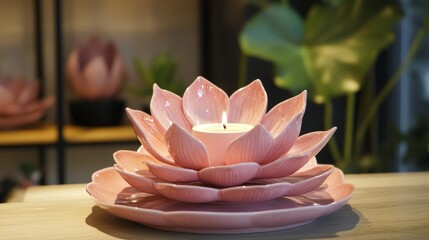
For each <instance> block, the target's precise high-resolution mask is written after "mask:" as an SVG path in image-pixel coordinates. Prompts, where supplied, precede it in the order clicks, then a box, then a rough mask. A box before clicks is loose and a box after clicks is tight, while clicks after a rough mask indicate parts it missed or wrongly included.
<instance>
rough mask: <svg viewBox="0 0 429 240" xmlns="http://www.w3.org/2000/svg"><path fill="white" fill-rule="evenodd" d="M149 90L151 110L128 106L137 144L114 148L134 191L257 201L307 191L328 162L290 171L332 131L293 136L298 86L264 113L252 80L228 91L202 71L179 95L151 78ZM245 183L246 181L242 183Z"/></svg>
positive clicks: (302, 99) (300, 109)
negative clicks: (135, 148) (137, 147)
mask: <svg viewBox="0 0 429 240" xmlns="http://www.w3.org/2000/svg"><path fill="white" fill-rule="evenodd" d="M153 92H154V93H153V96H152V100H151V106H150V107H151V112H152V116H150V115H148V114H147V113H145V112H142V111H138V110H132V109H127V113H128V117H129V119H130V121H131V123H132V124H133V127H134V130H135V133H136V135H137V137H138V139H139V140H140V142H141V144H142V146H143V148H142V149H141V150H140V151H139V152H132V151H118V152H116V153H115V154H114V159H115V161H116V165H115V168H116V169H117V171H118V172H119V173H120V174H121V175H122V176H123V177H124V179H125V180H127V181H128V182H129V183H130V185H132V186H134V187H136V188H138V189H140V190H141V191H144V192H150V193H154V194H161V195H163V196H165V197H169V198H172V199H176V200H180V201H186V202H213V201H224V202H257V201H265V200H269V199H272V198H276V197H280V196H284V195H290V196H292V195H300V194H303V193H305V192H308V191H311V190H312V189H314V188H316V187H318V186H319V185H320V184H322V183H323V181H324V179H325V178H326V177H327V176H328V175H329V174H326V173H329V170H332V166H330V167H326V166H325V167H323V168H320V167H319V168H317V169H313V170H312V171H311V173H306V174H304V175H305V176H306V177H300V175H297V176H294V175H292V174H294V173H295V172H296V171H297V170H298V169H300V168H302V167H303V166H304V165H305V164H306V163H307V162H308V161H309V160H310V159H312V158H313V157H314V156H315V155H316V154H317V153H318V152H319V151H320V150H321V149H322V148H323V146H324V145H325V144H326V143H327V142H328V141H329V139H330V138H331V136H332V135H333V133H334V131H335V128H333V129H331V130H328V131H324V132H313V133H308V134H305V135H302V136H299V132H300V128H301V121H302V117H303V115H304V111H305V106H306V96H307V94H306V92H305V91H304V92H303V93H301V94H299V95H298V96H296V97H293V98H291V99H288V100H286V101H284V102H282V103H280V104H278V105H277V106H275V107H274V108H273V109H271V110H270V111H269V112H268V113H266V108H267V94H266V92H265V90H264V88H263V86H262V83H261V81H259V80H255V81H254V82H252V83H250V84H249V85H248V86H246V87H244V88H242V89H239V90H238V91H236V92H235V93H233V94H232V95H231V97H228V96H227V95H226V93H225V92H224V91H223V90H222V89H220V88H218V87H216V86H215V85H214V84H212V83H211V82H209V81H208V80H206V79H204V78H202V77H198V78H197V79H196V80H195V81H194V82H193V83H192V84H191V86H190V87H188V88H187V90H186V91H185V93H184V96H183V99H182V98H181V97H179V96H177V95H176V94H174V93H172V92H169V91H167V90H163V89H160V88H159V87H158V86H157V85H156V84H155V85H154V90H153ZM134 169H137V171H134ZM290 175H292V177H289V176H290ZM288 177H289V178H288ZM255 179H258V181H255ZM261 179H264V181H261ZM267 179H270V180H269V181H268V180H267ZM293 179H299V180H293ZM251 180H253V182H249V181H251ZM196 183H197V184H196ZM245 183H247V184H248V185H249V184H251V185H252V186H251V187H250V186H249V187H246V188H241V185H242V184H245ZM274 183H276V184H274ZM310 186H311V187H310ZM219 188H222V189H219ZM256 189H258V190H256ZM260 189H263V190H260ZM291 189H293V190H291ZM191 192H192V193H194V194H190V193H191ZM226 192H228V194H227V193H226ZM256 192H258V193H256ZM243 193H245V194H244V195H243ZM240 194H241V195H242V197H239V198H237V197H236V196H237V195H240Z"/></svg>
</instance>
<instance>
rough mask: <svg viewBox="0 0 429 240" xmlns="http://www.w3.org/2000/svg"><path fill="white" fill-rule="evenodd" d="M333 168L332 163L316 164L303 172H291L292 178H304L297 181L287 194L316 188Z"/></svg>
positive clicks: (296, 193)
mask: <svg viewBox="0 0 429 240" xmlns="http://www.w3.org/2000/svg"><path fill="white" fill-rule="evenodd" d="M334 169H335V167H334V166H333V165H317V166H316V167H314V168H312V169H310V170H307V171H305V172H299V173H296V174H293V175H292V176H293V177H294V178H297V179H305V180H300V181H299V182H297V183H296V184H295V185H294V188H293V189H292V190H291V191H290V192H289V193H288V196H299V195H302V194H304V193H308V192H310V191H312V190H314V189H316V188H318V187H319V186H320V185H322V184H323V183H324V182H325V180H326V179H327V178H328V177H329V175H331V173H332V172H333V171H334Z"/></svg>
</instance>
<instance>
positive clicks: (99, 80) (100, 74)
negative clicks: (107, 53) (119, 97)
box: [76, 56, 109, 99]
mask: <svg viewBox="0 0 429 240" xmlns="http://www.w3.org/2000/svg"><path fill="white" fill-rule="evenodd" d="M108 78H109V73H108V71H107V66H106V63H105V61H104V60H103V58H102V56H97V57H95V58H93V59H91V61H89V63H88V64H87V65H86V66H85V67H84V69H83V78H82V79H81V80H80V83H79V84H82V85H83V86H85V88H84V89H80V91H81V92H76V94H78V95H80V96H82V97H84V98H86V99H97V98H99V97H100V96H103V94H104V91H105V88H106V84H107V79H108Z"/></svg>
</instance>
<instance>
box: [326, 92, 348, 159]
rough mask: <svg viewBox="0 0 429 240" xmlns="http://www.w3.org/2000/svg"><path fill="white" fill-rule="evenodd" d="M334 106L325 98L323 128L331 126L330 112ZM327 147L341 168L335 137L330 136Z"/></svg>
mask: <svg viewBox="0 0 429 240" xmlns="http://www.w3.org/2000/svg"><path fill="white" fill-rule="evenodd" d="M333 110H334V108H333V106H332V100H331V99H326V101H325V117H324V124H325V129H330V128H332V112H333ZM328 146H329V149H330V150H331V154H332V157H333V158H334V162H335V163H336V164H338V166H339V167H340V166H341V168H342V167H344V166H345V164H344V162H343V161H342V158H341V154H340V150H339V149H338V144H337V142H336V141H335V138H331V140H330V141H329V142H328Z"/></svg>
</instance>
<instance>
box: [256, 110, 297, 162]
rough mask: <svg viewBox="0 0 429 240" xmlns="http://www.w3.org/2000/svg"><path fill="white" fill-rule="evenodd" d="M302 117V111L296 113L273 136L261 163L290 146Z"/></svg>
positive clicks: (294, 139) (275, 156)
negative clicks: (275, 135)
mask: <svg viewBox="0 0 429 240" xmlns="http://www.w3.org/2000/svg"><path fill="white" fill-rule="evenodd" d="M302 117H303V113H300V114H298V115H296V116H295V117H294V118H293V119H292V120H290V122H289V123H288V124H287V125H286V127H285V128H284V129H283V131H282V132H281V133H280V134H279V135H277V137H276V138H274V141H273V144H272V145H271V148H270V151H269V153H268V154H267V157H266V158H265V159H264V161H262V163H263V164H267V163H269V162H271V161H273V160H275V159H278V158H279V157H280V156H282V155H284V154H285V153H287V152H288V151H289V150H290V149H291V148H292V146H293V145H294V143H295V141H296V139H297V138H298V136H299V132H300V131H301V123H302Z"/></svg>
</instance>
